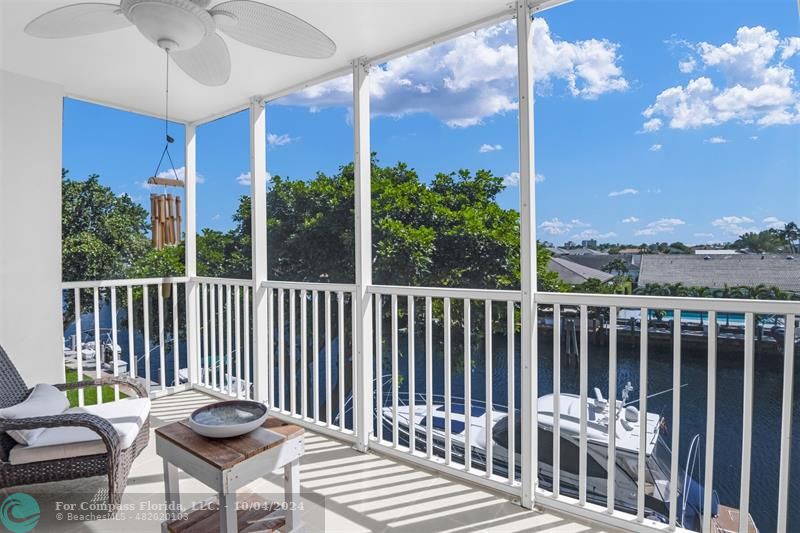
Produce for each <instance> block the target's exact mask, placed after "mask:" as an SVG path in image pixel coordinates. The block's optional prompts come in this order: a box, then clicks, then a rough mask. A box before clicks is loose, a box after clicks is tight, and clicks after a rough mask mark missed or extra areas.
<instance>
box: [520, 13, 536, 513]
mask: <svg viewBox="0 0 800 533" xmlns="http://www.w3.org/2000/svg"><path fill="white" fill-rule="evenodd" d="M516 11H517V70H518V72H517V76H518V87H519V201H520V210H519V212H520V285H521V289H522V302H521V304H520V308H521V315H522V329H521V336H522V338H521V342H520V350H521V352H520V353H521V367H522V376H521V380H522V383H521V385H522V389H521V390H522V391H523V394H522V405H521V408H522V409H521V410H522V427H523V429H524V431H523V432H522V456H521V460H522V505H523V507H527V508H529V509H531V508H533V504H534V499H535V496H534V495H535V492H536V485H537V482H538V471H539V468H538V466H539V465H538V456H539V454H538V451H537V448H538V437H537V435H538V432H537V427H538V413H537V402H538V397H539V392H538V386H537V385H538V377H537V364H538V357H537V353H536V345H537V343H536V338H537V335H536V298H535V295H536V192H535V189H534V176H535V175H536V174H535V172H534V151H533V70H532V68H531V45H530V42H531V8H530V6H529V5H528V3H527V0H517V4H516Z"/></svg>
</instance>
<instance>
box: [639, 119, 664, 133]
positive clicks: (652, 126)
mask: <svg viewBox="0 0 800 533" xmlns="http://www.w3.org/2000/svg"><path fill="white" fill-rule="evenodd" d="M663 125H664V122H663V121H662V120H661V119H660V118H651V119H650V120H647V121H645V123H644V124H642V133H650V132H653V131H658V130H660V129H661V126H663Z"/></svg>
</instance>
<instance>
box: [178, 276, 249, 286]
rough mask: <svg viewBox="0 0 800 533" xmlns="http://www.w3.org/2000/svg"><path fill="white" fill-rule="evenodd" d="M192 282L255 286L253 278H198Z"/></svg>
mask: <svg viewBox="0 0 800 533" xmlns="http://www.w3.org/2000/svg"><path fill="white" fill-rule="evenodd" d="M192 281H195V282H197V283H214V284H216V285H239V286H242V287H244V286H247V287H252V286H253V280H252V279H251V278H212V277H208V276H197V277H194V278H192Z"/></svg>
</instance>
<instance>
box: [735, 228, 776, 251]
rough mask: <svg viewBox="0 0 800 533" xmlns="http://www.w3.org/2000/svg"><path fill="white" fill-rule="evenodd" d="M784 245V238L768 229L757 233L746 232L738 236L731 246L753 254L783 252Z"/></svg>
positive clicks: (773, 230)
mask: <svg viewBox="0 0 800 533" xmlns="http://www.w3.org/2000/svg"><path fill="white" fill-rule="evenodd" d="M785 244H786V242H785V239H784V237H782V236H781V234H780V232H778V230H776V229H772V228H770V229H768V230H764V231H761V232H759V233H755V232H748V233H745V234H743V235H740V236H739V238H738V239H737V240H736V241H734V243H733V245H734V246H735V247H736V248H737V249H747V250H750V251H751V252H754V253H776V252H780V251H781V250H783V248H784V245H785Z"/></svg>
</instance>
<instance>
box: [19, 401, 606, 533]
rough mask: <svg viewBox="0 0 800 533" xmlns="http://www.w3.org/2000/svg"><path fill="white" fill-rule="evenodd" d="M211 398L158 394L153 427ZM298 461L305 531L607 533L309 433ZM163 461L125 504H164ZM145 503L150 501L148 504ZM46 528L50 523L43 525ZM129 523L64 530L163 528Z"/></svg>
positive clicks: (277, 490) (151, 456)
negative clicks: (546, 532) (590, 532)
mask: <svg viewBox="0 0 800 533" xmlns="http://www.w3.org/2000/svg"><path fill="white" fill-rule="evenodd" d="M209 401H214V400H213V398H211V397H209V396H206V395H204V394H202V393H199V392H196V391H188V392H183V393H179V394H175V395H172V396H168V397H165V398H161V399H158V400H156V401H155V402H154V404H153V411H152V424H153V426H154V427H157V426H159V425H161V424H164V423H168V422H171V421H174V420H178V419H181V418H184V417H186V415H187V414H188V413H190V412H191V411H192V410H194V409H195V408H197V407H198V406H201V405H205V404H206V403H208V402H209ZM305 449H306V451H305V455H304V456H303V460H302V466H301V478H300V479H301V488H302V492H303V498H304V504H305V505H306V507H305V509H304V511H303V518H304V521H305V522H306V528H305V531H332V532H346V533H355V532H360V531H392V532H394V531H410V532H413V533H427V532H439V531H441V532H450V533H466V532H479V531H497V532H503V533H506V532H514V531H520V532H522V531H524V532H543V531H557V532H589V531H607V530H606V529H603V530H600V529H595V528H593V527H592V526H590V525H588V524H586V523H582V522H578V521H575V520H574V519H570V518H565V517H563V516H560V515H557V514H552V513H542V512H539V511H527V510H525V509H522V508H521V507H519V506H518V505H514V504H512V503H511V502H509V501H508V500H507V499H505V498H503V497H501V496H498V495H496V494H493V493H490V492H487V491H484V490H481V489H479V488H476V487H474V486H471V485H467V484H464V483H460V482H457V481H453V480H450V479H447V478H443V477H440V476H437V475H434V474H431V473H429V472H425V471H421V470H417V469H414V468H413V467H411V466H408V465H406V464H404V463H400V462H397V461H395V460H392V459H387V458H384V457H380V456H377V455H373V454H361V453H358V452H356V451H354V450H352V449H351V448H350V447H349V446H348V445H346V444H343V443H341V442H338V441H336V440H333V439H330V438H327V437H323V436H321V435H319V434H315V433H311V432H306V437H305ZM282 481H283V480H282V476H281V475H280V474H278V473H274V474H270V475H267V476H265V477H264V478H262V479H261V480H259V481H257V482H255V483H253V484H251V485H250V486H249V487H248V489H250V490H252V491H253V492H255V493H259V494H264V495H270V494H279V495H282ZM104 484H105V480H104V478H92V479H90V480H82V481H74V482H67V483H60V484H47V485H40V486H37V487H35V488H34V487H26V488H22V489H12V490H10V491H9V492H14V491H20V492H28V493H32V492H37V493H40V494H47V493H52V494H56V493H64V492H65V491H69V492H75V493H88V492H92V491H95V492H98V491H100V492H101V491H102V490H103V487H104ZM163 490H164V485H163V478H162V461H161V459H160V458H159V457H158V456H157V455H156V453H155V446H154V445H153V440H152V439H151V445H150V446H148V448H147V449H146V450H145V451H144V452H143V453H142V455H141V456H140V457H139V458H138V459H137V461H136V463H135V464H134V467H133V469H132V472H131V475H130V477H129V481H128V490H127V492H126V500H125V501H126V502H136V503H137V506H138V507H137V509H138V510H141V509H143V508H144V507H143V506H142V502H154V503H155V504H161V503H162V502H163ZM181 492H182V495H183V503H184V505H187V504H190V503H191V502H193V501H197V500H200V499H202V498H203V497H204V496H205V495H210V490H209V489H208V488H206V487H204V486H203V485H201V484H200V483H199V482H197V481H195V480H193V479H190V478H189V477H186V476H183V475H182V477H181ZM145 507H146V506H145ZM44 514H45V513H43V523H42V524H40V527H41V526H46V525H47V524H45V523H44ZM123 514H124V516H125V520H114V521H112V520H89V521H75V522H72V524H71V525H69V526H68V524H66V523H60V524H59V526H63V527H58V530H59V531H65V532H67V531H68V532H73V531H74V532H78V531H90V532H93V533H94V532H114V533H118V532H122V531H142V532H148V531H153V532H156V531H159V530H160V528H159V525H158V519H157V514H158V510H156V511H155V512H154V513H148V512H144V513H140V512H137V511H131V512H126V513H123Z"/></svg>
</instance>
